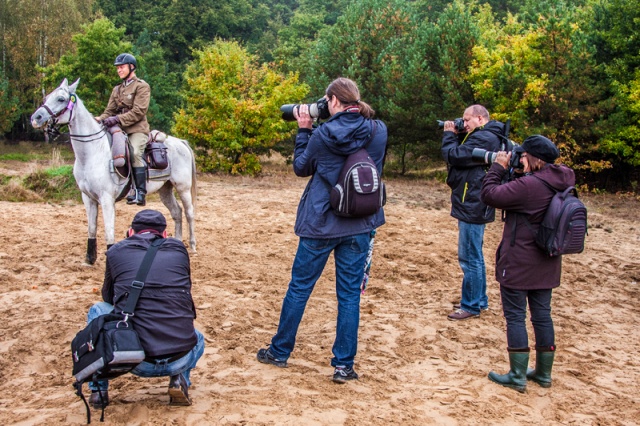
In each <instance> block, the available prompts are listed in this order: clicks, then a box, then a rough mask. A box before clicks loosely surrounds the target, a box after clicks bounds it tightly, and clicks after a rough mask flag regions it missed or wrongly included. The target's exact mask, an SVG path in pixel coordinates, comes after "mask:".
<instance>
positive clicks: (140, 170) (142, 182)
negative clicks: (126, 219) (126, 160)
mask: <svg viewBox="0 0 640 426" xmlns="http://www.w3.org/2000/svg"><path fill="white" fill-rule="evenodd" d="M133 179H134V182H135V184H136V196H135V198H133V199H132V200H129V197H127V204H137V205H139V206H144V205H145V204H146V202H145V200H144V196H145V195H146V194H147V171H146V168H145V167H134V168H133Z"/></svg>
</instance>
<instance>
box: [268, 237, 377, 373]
mask: <svg viewBox="0 0 640 426" xmlns="http://www.w3.org/2000/svg"><path fill="white" fill-rule="evenodd" d="M369 241H370V236H369V233H364V234H358V235H352V236H348V237H341V238H329V239H314V238H300V242H299V244H298V251H297V253H296V258H295V260H294V261H293V267H292V269H291V282H289V289H288V290H287V294H286V296H285V297H284V301H283V302H282V311H281V313H280V323H279V324H278V331H277V332H276V335H275V336H273V338H272V339H271V346H270V349H269V350H270V351H271V353H272V354H273V355H274V356H275V357H276V358H278V359H282V360H286V359H288V358H289V355H291V352H292V351H293V347H294V346H295V343H296V334H297V333H298V326H299V325H300V321H301V320H302V315H303V314H304V309H305V307H306V306H307V301H308V300H309V297H310V296H311V292H312V291H313V288H314V286H315V284H316V282H317V281H318V278H320V275H322V271H323V270H324V267H325V265H326V263H327V260H328V259H329V255H330V254H331V252H332V251H333V252H334V254H333V256H334V259H335V262H336V294H337V298H338V320H337V325H336V339H335V341H334V343H333V350H332V351H333V358H332V359H331V365H332V366H334V367H335V366H338V365H340V366H347V367H351V366H353V361H354V359H355V356H356V352H357V350H358V326H359V324H360V284H362V280H363V278H364V267H365V261H366V257H367V252H368V251H369Z"/></svg>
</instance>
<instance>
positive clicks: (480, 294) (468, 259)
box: [458, 220, 489, 315]
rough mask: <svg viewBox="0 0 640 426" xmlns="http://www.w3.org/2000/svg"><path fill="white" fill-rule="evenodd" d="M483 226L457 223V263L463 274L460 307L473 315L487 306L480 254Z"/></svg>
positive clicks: (483, 271)
mask: <svg viewBox="0 0 640 426" xmlns="http://www.w3.org/2000/svg"><path fill="white" fill-rule="evenodd" d="M484 226H485V225H484V224H477V223H467V222H464V221H462V220H459V221H458V262H459V263H460V268H461V269H462V273H463V274H464V277H463V279H462V298H461V300H460V307H461V308H462V309H463V310H465V311H467V312H470V313H472V314H475V315H477V314H479V313H480V310H481V309H485V308H487V307H488V306H489V299H488V298H487V270H486V268H485V265H484V255H483V254H482V242H483V239H484Z"/></svg>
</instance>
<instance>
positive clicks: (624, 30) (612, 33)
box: [590, 0, 640, 175]
mask: <svg viewBox="0 0 640 426" xmlns="http://www.w3.org/2000/svg"><path fill="white" fill-rule="evenodd" d="M590 18H591V19H590V22H591V23H592V25H591V27H590V30H591V32H590V35H591V40H590V41H591V42H592V44H593V45H595V46H596V47H597V54H596V60H597V67H598V69H599V70H600V71H601V73H602V77H603V79H605V80H606V81H607V83H608V87H609V92H608V98H607V99H606V101H604V102H603V106H605V107H606V108H607V111H608V114H606V115H605V116H604V117H603V119H602V120H601V122H600V130H601V133H600V135H601V139H600V141H599V142H600V145H599V147H600V152H601V153H603V154H604V155H605V156H606V157H607V158H608V159H610V160H611V161H612V162H613V163H614V164H615V168H616V170H617V173H618V174H620V175H628V174H629V173H630V170H629V166H632V167H638V166H640V136H639V134H640V133H639V132H638V131H639V130H640V108H639V107H640V105H639V103H638V102H639V100H638V99H639V98H638V96H639V94H640V72H638V69H639V68H640V32H639V30H638V22H640V1H639V0H603V1H599V2H594V4H593V8H592V16H591V17H590Z"/></svg>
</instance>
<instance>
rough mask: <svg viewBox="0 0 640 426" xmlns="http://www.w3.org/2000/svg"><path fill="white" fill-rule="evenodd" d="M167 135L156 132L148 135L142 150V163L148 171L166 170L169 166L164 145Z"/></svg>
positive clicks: (153, 131)
mask: <svg viewBox="0 0 640 426" xmlns="http://www.w3.org/2000/svg"><path fill="white" fill-rule="evenodd" d="M166 138H167V135H166V134H164V133H162V132H159V131H157V130H152V131H151V132H150V133H149V142H147V146H146V147H145V149H144V161H146V162H147V165H148V166H149V168H150V169H166V168H167V167H168V166H169V157H168V155H167V146H166V145H165V144H164V141H165V139H166Z"/></svg>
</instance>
